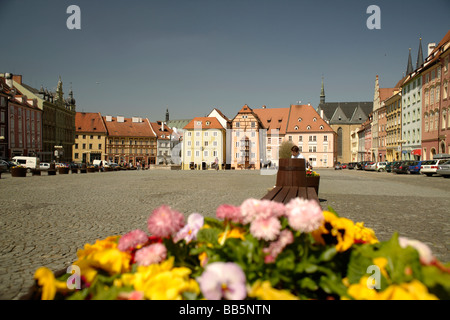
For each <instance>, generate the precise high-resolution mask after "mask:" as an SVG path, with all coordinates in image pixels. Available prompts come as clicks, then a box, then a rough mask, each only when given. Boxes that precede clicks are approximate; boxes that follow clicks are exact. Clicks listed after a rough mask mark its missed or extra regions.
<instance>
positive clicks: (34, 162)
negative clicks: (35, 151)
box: [12, 156, 41, 172]
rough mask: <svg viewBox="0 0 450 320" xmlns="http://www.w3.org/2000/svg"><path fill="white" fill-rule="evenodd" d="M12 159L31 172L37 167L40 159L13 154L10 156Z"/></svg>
mask: <svg viewBox="0 0 450 320" xmlns="http://www.w3.org/2000/svg"><path fill="white" fill-rule="evenodd" d="M12 160H13V161H15V162H17V163H18V164H19V165H21V166H24V167H25V168H27V169H28V170H27V171H28V172H31V170H35V169H39V168H40V164H41V161H40V160H39V158H37V157H24V156H15V157H13V158H12Z"/></svg>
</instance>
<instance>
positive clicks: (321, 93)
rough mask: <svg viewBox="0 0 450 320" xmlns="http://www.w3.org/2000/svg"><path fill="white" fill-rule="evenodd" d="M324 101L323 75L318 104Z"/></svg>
mask: <svg viewBox="0 0 450 320" xmlns="http://www.w3.org/2000/svg"><path fill="white" fill-rule="evenodd" d="M323 103H325V89H324V86H323V77H322V88H321V89H320V104H323Z"/></svg>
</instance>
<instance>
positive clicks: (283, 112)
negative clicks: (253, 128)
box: [253, 108, 289, 134]
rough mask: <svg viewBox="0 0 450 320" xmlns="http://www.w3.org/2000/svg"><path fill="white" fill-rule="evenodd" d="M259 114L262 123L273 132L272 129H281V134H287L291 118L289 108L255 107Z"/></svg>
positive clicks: (256, 112)
mask: <svg viewBox="0 0 450 320" xmlns="http://www.w3.org/2000/svg"><path fill="white" fill-rule="evenodd" d="M253 112H254V113H255V114H256V115H257V116H258V118H259V120H260V121H261V125H262V127H263V128H264V129H267V130H268V131H269V132H268V134H270V133H271V130H277V129H278V130H280V132H279V134H286V127H287V122H288V118H289V108H261V109H253Z"/></svg>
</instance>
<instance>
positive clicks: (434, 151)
mask: <svg viewBox="0 0 450 320" xmlns="http://www.w3.org/2000/svg"><path fill="white" fill-rule="evenodd" d="M430 155H431V157H430V158H431V159H434V156H435V155H436V149H435V148H431V150H430Z"/></svg>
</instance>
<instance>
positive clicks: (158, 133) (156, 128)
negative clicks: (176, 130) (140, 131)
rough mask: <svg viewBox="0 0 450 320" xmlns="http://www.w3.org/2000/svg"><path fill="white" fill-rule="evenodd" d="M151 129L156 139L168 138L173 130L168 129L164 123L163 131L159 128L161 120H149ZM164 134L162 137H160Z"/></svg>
mask: <svg viewBox="0 0 450 320" xmlns="http://www.w3.org/2000/svg"><path fill="white" fill-rule="evenodd" d="M150 124H151V126H152V129H153V131H154V132H155V133H156V136H157V138H158V139H165V140H169V139H170V135H171V134H172V132H173V130H172V129H170V128H169V127H168V126H167V124H164V131H162V130H161V127H162V123H161V121H158V122H150ZM163 135H164V138H163V137H162V136H163Z"/></svg>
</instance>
